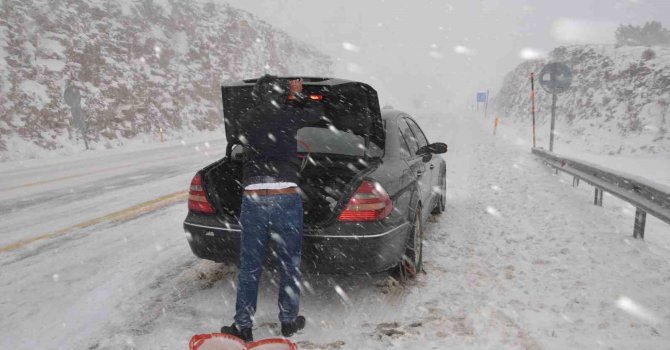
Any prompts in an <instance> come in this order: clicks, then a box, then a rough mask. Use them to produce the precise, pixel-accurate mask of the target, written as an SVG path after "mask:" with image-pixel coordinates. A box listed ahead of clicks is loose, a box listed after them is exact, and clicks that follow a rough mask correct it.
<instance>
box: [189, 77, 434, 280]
mask: <svg viewBox="0 0 670 350" xmlns="http://www.w3.org/2000/svg"><path fill="white" fill-rule="evenodd" d="M287 79H295V78H293V77H291V78H287ZM303 79H304V90H303V93H304V94H305V96H307V97H308V99H307V101H308V102H307V103H308V104H309V106H310V107H313V108H317V109H318V110H319V111H320V112H322V113H323V114H322V115H324V116H325V117H326V118H323V120H322V121H321V122H320V124H316V125H314V126H310V127H306V128H302V129H301V130H300V131H299V132H298V145H299V147H298V154H297V155H296V158H295V159H296V166H298V167H300V168H301V169H302V170H301V177H302V180H301V183H300V188H301V190H302V196H303V201H304V210H305V217H304V221H305V229H304V240H303V268H308V269H310V270H316V271H318V272H323V273H344V274H359V273H374V272H380V271H385V270H389V271H393V272H395V273H396V275H398V276H399V277H401V278H403V279H404V278H407V277H411V276H414V275H415V274H416V271H420V269H421V265H422V238H423V229H422V228H423V223H424V222H425V221H426V219H427V218H428V216H429V215H430V213H435V214H437V213H440V212H442V211H444V209H445V194H446V163H445V161H444V160H443V159H442V157H441V156H438V155H437V154H440V153H445V152H446V151H447V145H446V144H444V143H429V142H428V140H427V139H426V136H425V135H424V133H423V132H422V131H421V128H420V127H419V125H418V124H417V123H416V122H415V120H414V119H413V118H412V117H411V116H410V115H409V114H407V113H404V112H401V111H397V110H390V109H385V110H383V111H381V110H380V108H379V101H378V98H377V92H376V91H375V90H374V89H373V88H372V87H370V86H369V85H366V84H364V83H360V82H355V81H347V80H342V79H333V78H303ZM255 81H256V80H255V79H250V80H244V81H241V82H237V83H233V84H228V85H224V86H223V87H222V95H223V109H224V122H225V129H226V138H227V140H228V146H227V148H226V155H225V157H224V158H222V159H220V160H218V161H216V162H214V163H212V164H210V165H208V166H206V167H204V168H203V169H201V170H199V171H198V172H197V173H196V175H195V177H194V178H193V180H192V182H191V187H190V193H189V200H188V207H189V212H188V215H187V217H186V219H185V221H184V230H185V231H186V232H187V233H189V240H188V242H189V244H190V246H191V250H192V251H193V253H194V254H195V255H196V256H198V257H200V258H203V259H208V260H213V261H217V262H237V260H238V257H239V235H240V226H239V224H238V216H239V214H240V206H241V200H242V192H243V188H242V187H241V185H240V182H241V179H242V146H241V142H240V141H239V140H238V136H237V135H238V126H239V124H238V121H239V118H240V116H241V115H243V113H245V112H246V111H247V110H248V109H249V108H250V107H251V105H252V101H251V89H252V87H253V85H254V83H255ZM289 103H293V102H289Z"/></svg>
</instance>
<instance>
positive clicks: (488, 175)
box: [0, 116, 670, 349]
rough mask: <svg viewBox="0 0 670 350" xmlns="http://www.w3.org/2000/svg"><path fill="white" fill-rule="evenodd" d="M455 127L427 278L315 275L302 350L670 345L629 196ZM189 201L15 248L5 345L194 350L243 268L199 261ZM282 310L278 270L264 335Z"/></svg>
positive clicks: (664, 279) (658, 276) (650, 256)
mask: <svg viewBox="0 0 670 350" xmlns="http://www.w3.org/2000/svg"><path fill="white" fill-rule="evenodd" d="M441 121H442V123H443V124H446V125H448V126H449V127H444V128H440V129H441V130H442V131H443V135H441V136H440V141H446V142H447V143H449V147H450V151H449V153H447V154H446V155H445V158H446V159H447V162H448V163H447V164H448V205H447V211H446V212H445V213H444V214H442V215H440V216H438V217H435V218H434V219H432V220H431V222H430V223H429V224H428V225H427V227H426V237H425V243H424V244H425V251H424V254H425V257H424V262H425V270H426V273H425V274H422V275H420V276H419V278H418V279H417V280H416V281H415V282H411V283H408V284H407V285H405V286H399V285H397V284H394V283H393V281H392V280H391V279H389V278H388V277H387V276H386V275H385V274H379V275H372V276H335V275H314V274H308V275H306V276H305V281H306V282H308V283H309V284H307V283H306V284H305V286H304V287H305V288H304V292H303V298H302V313H303V314H305V315H306V316H307V318H308V325H307V328H306V329H305V330H304V331H302V332H300V333H299V334H298V335H297V336H296V337H295V341H297V342H298V344H299V345H300V348H301V349H443V348H458V349H599V348H604V349H629V348H642V349H667V348H668V346H669V345H670V294H668V285H670V245H668V244H667V243H662V242H660V241H659V242H656V241H652V240H648V241H639V240H634V239H632V237H631V236H632V220H631V218H630V217H629V216H628V215H626V214H625V213H624V212H623V211H622V208H621V207H620V206H619V204H617V203H616V202H614V201H609V200H608V199H607V198H606V199H605V204H606V205H605V207H602V208H601V207H596V206H593V205H592V204H591V199H592V198H591V196H592V192H590V190H589V189H588V188H587V187H586V186H582V187H579V188H573V187H572V186H571V183H570V182H569V181H566V178H564V177H562V176H560V175H558V176H557V175H554V174H553V172H552V171H550V170H549V169H547V168H546V167H545V166H543V165H542V164H541V163H540V162H539V161H538V160H537V159H535V157H534V156H533V155H532V154H531V153H530V149H529V148H528V147H527V145H520V144H517V143H516V142H515V139H514V138H509V137H508V138H505V137H503V136H502V135H499V136H498V137H496V138H494V137H493V136H492V135H491V130H490V129H489V127H488V125H482V122H480V119H479V118H476V119H475V118H474V117H473V116H468V117H464V118H455V117H451V118H447V117H445V116H442V119H441ZM419 122H420V123H422V119H421V118H419ZM486 124H488V123H486ZM422 125H425V124H422ZM432 140H434V138H431V141H432ZM435 140H436V139H435ZM436 141H437V140H436ZM189 166H193V165H192V164H191V165H189ZM168 185H169V184H167V183H166V184H165V186H168ZM179 189H181V187H179V188H176V187H175V189H174V190H179ZM170 190H173V189H170ZM3 204H4V202H3ZM132 204H134V203H130V202H129V203H128V205H132ZM185 207H186V205H185V203H180V204H177V205H174V206H170V207H167V208H165V209H161V210H159V211H157V212H154V213H150V214H146V215H143V216H141V217H139V218H137V219H134V220H131V221H128V222H125V223H114V224H108V225H105V226H98V227H92V228H88V229H85V230H80V231H77V232H74V233H72V234H70V235H66V236H62V237H60V238H57V239H52V240H48V241H46V242H45V241H42V242H40V243H36V244H35V245H34V246H30V247H27V248H24V249H20V250H17V251H13V252H9V253H1V254H0V269H1V271H0V275H1V276H2V279H3V283H2V284H0V293H1V294H2V295H3V299H2V301H0V314H2V315H3V318H2V320H0V334H1V335H2V336H0V348H3V349H4V348H10V349H28V348H31V349H32V348H40V347H41V348H54V349H55V348H62V349H87V348H88V349H186V348H187V347H188V345H187V344H188V340H189V338H190V336H191V335H193V334H195V333H205V332H213V331H216V330H218V329H219V328H220V327H221V325H223V324H229V323H230V322H232V316H233V312H234V301H235V283H236V280H235V278H234V277H235V273H234V269H232V268H230V267H228V266H224V265H221V264H214V263H210V262H206V261H199V260H197V259H196V258H194V257H193V256H192V254H191V252H190V251H189V248H188V245H187V243H186V239H185V236H184V234H183V232H182V229H181V221H182V220H183V217H184V215H185V213H186V208H185ZM44 210H47V209H44ZM16 215H25V214H21V213H16ZM652 226H653V225H652ZM647 235H648V236H662V235H668V227H667V225H666V226H663V227H662V228H660V229H658V230H657V229H656V228H655V227H652V228H651V230H650V231H648V233H647ZM338 290H339V291H340V293H338ZM276 317H277V307H276V287H275V286H274V285H273V281H272V279H271V276H269V275H267V274H266V276H265V277H264V279H263V281H262V283H261V295H260V299H259V312H258V313H257V318H256V329H255V330H254V332H255V336H256V337H257V338H261V337H266V336H270V335H272V334H273V332H276V331H277V324H276V322H277V321H276Z"/></svg>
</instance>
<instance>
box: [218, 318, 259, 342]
mask: <svg viewBox="0 0 670 350" xmlns="http://www.w3.org/2000/svg"><path fill="white" fill-rule="evenodd" d="M221 333H224V334H230V335H234V336H236V337H238V338H240V339H242V340H244V341H245V342H247V343H248V342H251V341H254V336H253V334H252V333H251V327H249V328H242V329H237V326H236V325H235V323H233V324H232V325H230V326H223V327H221Z"/></svg>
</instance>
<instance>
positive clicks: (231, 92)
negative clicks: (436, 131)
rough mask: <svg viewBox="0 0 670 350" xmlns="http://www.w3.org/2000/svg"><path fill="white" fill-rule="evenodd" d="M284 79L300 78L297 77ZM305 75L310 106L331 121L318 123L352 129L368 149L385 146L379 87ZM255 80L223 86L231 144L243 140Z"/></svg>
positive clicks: (227, 127) (224, 107) (224, 117)
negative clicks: (371, 146) (242, 123)
mask: <svg viewBox="0 0 670 350" xmlns="http://www.w3.org/2000/svg"><path fill="white" fill-rule="evenodd" d="M284 79H297V77H290V78H284ZM302 79H303V81H304V85H303V93H304V94H305V95H307V96H308V97H309V98H308V99H307V102H306V106H307V107H311V108H315V109H317V110H318V111H320V112H322V113H323V115H324V116H325V117H326V118H328V120H329V121H330V122H327V121H322V122H321V124H319V125H318V126H320V127H323V128H332V127H335V128H336V129H338V130H349V131H350V132H351V133H353V134H356V135H359V136H361V137H363V138H364V140H365V146H366V149H370V147H369V146H370V145H369V143H373V144H374V145H375V147H374V148H375V149H381V150H383V149H384V142H385V132H384V125H383V123H382V116H381V110H380V108H379V99H378V97H377V91H375V89H373V88H372V87H371V86H369V85H367V84H364V83H360V82H354V81H348V80H342V79H332V78H306V77H305V78H302ZM255 82H256V79H250V80H244V81H241V82H236V83H231V84H225V85H223V86H222V87H221V93H222V99H223V119H224V123H225V130H226V140H227V141H228V143H229V144H233V143H239V141H238V137H239V135H240V133H241V131H242V130H240V125H239V121H240V119H241V117H242V116H243V115H244V114H245V113H246V112H247V111H248V110H249V109H251V108H252V107H253V100H252V98H251V91H252V89H253V86H254V84H255ZM288 103H295V102H294V101H293V102H292V101H289V102H288ZM367 156H368V152H366V157H367ZM374 156H379V154H376V155H374Z"/></svg>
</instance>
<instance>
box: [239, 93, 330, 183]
mask: <svg viewBox="0 0 670 350" xmlns="http://www.w3.org/2000/svg"><path fill="white" fill-rule="evenodd" d="M320 119H321V116H320V115H319V114H318V113H317V112H316V111H315V110H313V109H307V108H298V107H294V106H291V105H288V104H283V105H277V104H272V103H264V104H260V105H258V106H256V107H255V108H252V109H251V110H249V112H247V114H246V116H245V118H243V120H242V124H241V125H240V126H241V129H242V133H241V134H242V135H243V137H242V138H241V139H242V142H243V143H244V168H243V182H242V186H243V187H246V186H248V185H251V184H256V183H269V182H294V183H296V184H297V183H298V181H299V169H298V167H297V164H298V163H297V162H296V160H297V159H296V157H297V153H298V146H297V134H298V130H299V129H300V128H302V127H305V126H308V125H312V124H314V123H316V122H318V121H319V120H320Z"/></svg>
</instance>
